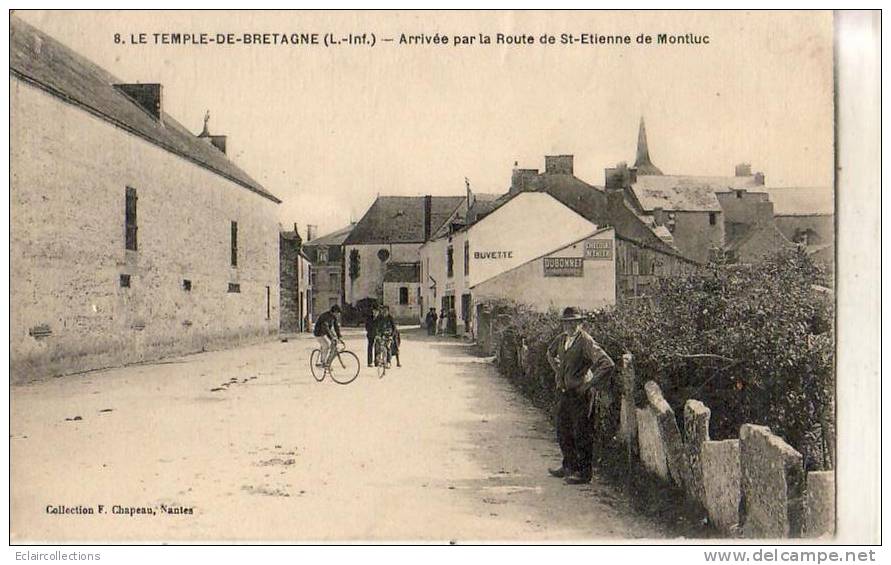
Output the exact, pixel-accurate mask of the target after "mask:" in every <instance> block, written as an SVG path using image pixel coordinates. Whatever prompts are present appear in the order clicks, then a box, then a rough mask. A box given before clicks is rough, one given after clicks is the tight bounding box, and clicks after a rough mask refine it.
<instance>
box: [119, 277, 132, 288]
mask: <svg viewBox="0 0 891 565" xmlns="http://www.w3.org/2000/svg"><path fill="white" fill-rule="evenodd" d="M121 288H130V275H121Z"/></svg>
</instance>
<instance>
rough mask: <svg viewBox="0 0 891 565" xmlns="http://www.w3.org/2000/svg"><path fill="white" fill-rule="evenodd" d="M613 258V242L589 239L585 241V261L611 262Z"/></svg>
mask: <svg viewBox="0 0 891 565" xmlns="http://www.w3.org/2000/svg"><path fill="white" fill-rule="evenodd" d="M612 258H613V240H611V239H589V240H586V241H585V259H596V260H600V261H611V260H612Z"/></svg>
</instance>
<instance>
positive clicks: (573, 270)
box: [543, 257, 585, 277]
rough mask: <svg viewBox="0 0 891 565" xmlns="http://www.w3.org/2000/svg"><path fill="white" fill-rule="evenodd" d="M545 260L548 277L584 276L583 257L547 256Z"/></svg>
mask: <svg viewBox="0 0 891 565" xmlns="http://www.w3.org/2000/svg"><path fill="white" fill-rule="evenodd" d="M543 261H544V276H546V277H582V276H584V273H585V260H584V258H582V257H545V258H544V259H543Z"/></svg>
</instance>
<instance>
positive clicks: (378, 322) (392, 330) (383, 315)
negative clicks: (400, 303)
mask: <svg viewBox="0 0 891 565" xmlns="http://www.w3.org/2000/svg"><path fill="white" fill-rule="evenodd" d="M374 335H375V339H380V340H382V343H389V345H390V347H389V350H388V351H387V359H386V363H387V365H389V364H390V356H391V355H395V356H396V366H397V367H401V366H402V364H401V363H400V362H399V347H398V345H397V344H398V342H399V330H398V329H397V328H396V321H395V320H394V319H393V316H391V315H390V307H389V306H386V305H384V306H381V309H380V312H379V314H378V316H377V318H375V323H374Z"/></svg>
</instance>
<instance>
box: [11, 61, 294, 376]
mask: <svg viewBox="0 0 891 565" xmlns="http://www.w3.org/2000/svg"><path fill="white" fill-rule="evenodd" d="M10 115H11V116H12V124H11V131H10V136H11V147H10V169H11V184H10V207H11V212H12V213H11V216H10V270H11V272H10V280H11V287H10V301H11V303H10V304H11V308H10V338H9V343H10V349H11V354H10V362H11V375H10V378H11V381H12V382H20V381H24V380H31V379H34V378H38V377H42V376H48V375H59V374H65V373H71V372H78V371H85V370H90V369H96V368H101V367H108V366H114V365H120V364H125V363H132V362H139V361H146V360H151V359H157V358H159V357H162V356H166V355H171V354H178V353H186V352H191V351H201V350H203V349H208V348H212V347H217V346H225V345H230V344H233V343H237V342H241V341H249V340H254V339H261V338H264V337H266V336H269V335H274V334H276V333H277V332H278V326H279V297H278V294H279V281H278V278H279V258H278V253H279V245H278V238H279V226H278V222H277V218H276V212H277V205H276V203H275V202H273V201H271V200H269V199H267V198H264V197H262V196H260V195H258V194H256V193H253V192H251V191H249V190H248V189H246V188H244V187H242V186H240V185H238V184H236V183H234V182H232V181H230V180H228V179H226V178H224V177H222V176H220V175H219V174H216V173H214V172H211V171H209V170H208V169H205V168H203V167H200V166H198V165H196V164H195V163H193V162H191V161H188V160H187V159H185V158H183V157H180V156H178V155H174V154H172V153H170V152H168V151H166V150H164V149H162V148H160V147H158V146H156V145H154V144H152V143H149V142H147V141H145V140H144V139H141V138H138V137H136V136H134V135H132V134H130V133H127V132H125V131H124V130H122V129H119V128H117V127H115V126H113V125H111V124H109V123H108V122H106V121H104V120H101V119H99V118H97V117H95V116H93V115H92V114H88V113H86V112H84V111H83V110H81V109H79V108H77V107H75V106H73V105H70V104H67V103H65V102H62V101H61V100H59V99H58V98H56V97H54V96H51V95H49V94H47V93H46V92H44V91H43V90H39V89H37V88H35V87H33V86H30V85H28V84H25V83H23V82H21V81H19V80H18V79H15V78H10ZM128 187H131V188H134V189H136V193H137V198H138V200H137V220H138V232H137V242H138V245H137V250H136V251H128V250H126V249H125V229H124V208H125V191H126V189H127V188H128ZM232 221H237V222H238V261H237V266H235V267H233V266H232V265H231V261H230V235H231V222H232ZM127 285H129V286H127ZM230 285H233V286H230ZM230 290H231V292H230Z"/></svg>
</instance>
